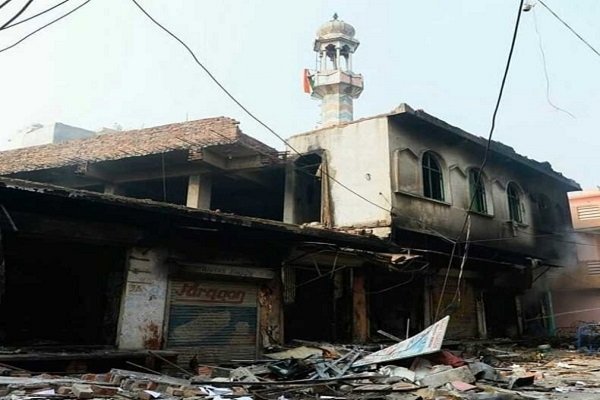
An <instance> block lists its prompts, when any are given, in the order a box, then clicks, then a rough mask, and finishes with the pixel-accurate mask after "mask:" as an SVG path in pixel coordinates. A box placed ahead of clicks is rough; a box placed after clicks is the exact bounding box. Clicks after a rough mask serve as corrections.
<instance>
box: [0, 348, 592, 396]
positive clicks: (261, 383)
mask: <svg viewBox="0 0 600 400" xmlns="http://www.w3.org/2000/svg"><path fill="white" fill-rule="evenodd" d="M459 347H460V346H459ZM469 347H470V348H469V351H470V352H469V351H467V350H464V349H462V350H461V349H453V350H447V349H443V350H441V351H439V352H435V353H431V354H425V355H420V356H415V357H411V358H406V359H402V360H396V361H393V362H389V363H385V365H383V364H370V365H363V366H359V367H354V366H353V364H355V363H356V362H357V361H358V360H360V359H362V358H363V357H366V356H367V355H369V354H371V353H373V352H374V351H373V350H374V349H373V346H370V347H368V346H359V345H335V346H334V345H331V344H319V343H313V344H307V343H306V342H304V343H303V346H301V347H297V348H292V349H287V350H286V349H283V350H282V351H279V352H277V353H272V358H271V357H269V354H265V355H264V358H263V359H259V360H237V361H236V362H232V363H231V364H227V365H228V367H225V366H224V365H222V366H214V367H211V366H207V365H202V366H199V367H197V370H196V371H195V374H192V373H191V372H190V373H189V374H184V373H182V372H183V371H186V369H185V368H182V367H179V372H180V373H174V372H171V373H170V374H163V373H146V372H139V371H132V370H123V369H111V370H110V371H108V372H106V373H102V374H90V373H88V374H84V375H69V376H67V375H63V376H57V375H49V374H39V375H35V374H32V373H28V372H27V371H24V370H21V369H17V368H14V369H12V368H11V367H10V366H9V365H5V367H3V368H4V369H3V370H2V375H3V376H0V394H1V398H2V399H10V400H20V399H121V400H123V399H140V400H154V399H170V400H176V399H190V400H203V399H207V400H208V399H211V400H225V399H237V400H255V399H259V400H262V399H277V400H292V399H332V400H342V399H363V398H368V399H385V400H419V399H421V400H444V399H468V400H488V399H489V400H515V399H598V398H600V357H599V356H598V355H597V354H594V353H591V354H590V353H589V352H587V353H585V352H578V351H576V350H555V349H552V348H548V347H545V346H539V347H534V348H524V347H520V348H517V347H516V346H515V345H512V346H510V347H507V346H505V348H501V347H500V346H489V345H488V347H483V348H482V347H479V348H477V349H476V350H475V351H473V346H469ZM288 351H289V352H288ZM286 354H288V355H289V354H293V355H301V356H302V357H300V358H293V357H289V358H286V357H285V356H286ZM140 368H142V367H141V366H140Z"/></svg>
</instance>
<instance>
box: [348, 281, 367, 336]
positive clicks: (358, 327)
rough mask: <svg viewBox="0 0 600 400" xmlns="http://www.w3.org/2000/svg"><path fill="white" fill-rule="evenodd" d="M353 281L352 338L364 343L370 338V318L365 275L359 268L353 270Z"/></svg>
mask: <svg viewBox="0 0 600 400" xmlns="http://www.w3.org/2000/svg"><path fill="white" fill-rule="evenodd" d="M353 278H354V279H353V282H352V289H353V291H352V310H353V318H352V340H353V341H354V342H358V343H364V342H366V341H367V339H368V338H369V319H368V310H367V294H366V292H365V275H364V273H363V271H360V270H359V269H354V270H353Z"/></svg>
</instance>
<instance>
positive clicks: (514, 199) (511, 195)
mask: <svg viewBox="0 0 600 400" xmlns="http://www.w3.org/2000/svg"><path fill="white" fill-rule="evenodd" d="M506 194H507V196H508V215H509V217H510V220H511V221H515V222H523V216H522V214H521V196H520V194H519V188H517V185H516V184H514V183H512V182H511V183H509V184H508V187H507V188H506Z"/></svg>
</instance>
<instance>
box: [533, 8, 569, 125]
mask: <svg viewBox="0 0 600 400" xmlns="http://www.w3.org/2000/svg"><path fill="white" fill-rule="evenodd" d="M533 26H534V27H535V33H536V34H537V37H538V45H539V48H540V54H541V55H542V65H543V67H544V77H545V78H546V101H547V102H548V104H550V106H551V107H552V108H554V109H555V110H556V111H560V112H563V113H565V114H567V115H569V116H570V117H571V118H575V116H574V115H573V114H572V113H570V112H569V111H567V110H564V109H562V108H560V107H558V106H557V105H556V104H554V103H553V102H552V100H551V99H550V77H549V76H548V65H547V63H546V53H545V52H544V46H543V43H542V35H541V33H540V29H539V26H538V20H537V14H536V12H535V8H534V9H533Z"/></svg>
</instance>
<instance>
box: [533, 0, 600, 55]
mask: <svg viewBox="0 0 600 400" xmlns="http://www.w3.org/2000/svg"><path fill="white" fill-rule="evenodd" d="M538 1H539V2H540V4H541V5H543V6H544V7H545V8H546V10H548V11H550V14H552V15H553V16H554V17H555V18H556V19H557V20H559V21H560V22H562V24H563V25H564V26H566V27H567V29H569V30H570V31H571V33H573V34H574V35H575V36H577V38H578V39H579V40H581V41H582V42H583V43H584V44H585V45H586V46H587V47H589V48H590V50H592V51H593V52H594V53H596V55H597V56H600V52H598V50H596V49H595V48H594V46H592V45H591V44H590V43H589V42H588V41H587V40H585V39H584V38H583V37H582V36H581V35H580V34H579V33H577V32H576V31H575V29H573V28H571V26H570V25H569V24H567V23H566V22H565V21H564V20H563V19H562V18H561V17H559V16H558V15H557V14H556V13H555V12H554V11H552V9H551V8H550V7H548V6H547V5H546V3H544V2H543V1H542V0H538Z"/></svg>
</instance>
